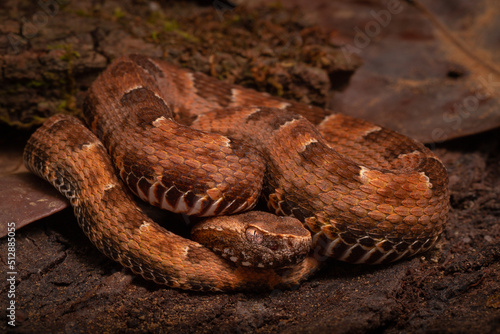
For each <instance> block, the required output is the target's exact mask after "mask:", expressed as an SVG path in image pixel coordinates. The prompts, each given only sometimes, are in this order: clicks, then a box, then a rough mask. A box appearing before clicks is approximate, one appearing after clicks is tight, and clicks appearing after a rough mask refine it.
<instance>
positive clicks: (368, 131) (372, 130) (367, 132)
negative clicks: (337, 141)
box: [362, 126, 382, 137]
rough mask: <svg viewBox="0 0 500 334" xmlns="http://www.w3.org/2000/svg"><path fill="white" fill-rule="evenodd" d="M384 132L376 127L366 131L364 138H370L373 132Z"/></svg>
mask: <svg viewBox="0 0 500 334" xmlns="http://www.w3.org/2000/svg"><path fill="white" fill-rule="evenodd" d="M380 130H382V128H381V127H380V126H374V127H372V128H370V129H368V130H366V131H365V132H364V133H363V136H362V137H366V136H368V135H369V134H370V133H373V132H378V131H380Z"/></svg>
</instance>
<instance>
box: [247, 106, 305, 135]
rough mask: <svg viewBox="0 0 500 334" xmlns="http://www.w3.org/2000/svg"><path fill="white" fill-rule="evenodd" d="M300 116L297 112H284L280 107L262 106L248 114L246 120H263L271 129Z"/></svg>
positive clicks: (275, 128)
mask: <svg viewBox="0 0 500 334" xmlns="http://www.w3.org/2000/svg"><path fill="white" fill-rule="evenodd" d="M301 118H302V116H300V115H298V114H294V113H291V112H286V111H283V110H282V109H278V108H267V107H262V108H259V109H258V110H256V111H255V112H254V113H253V114H251V115H250V116H248V118H247V122H259V121H263V122H265V123H266V124H268V125H269V126H270V127H271V129H272V130H277V129H279V128H281V126H283V125H285V124H286V123H288V122H291V121H293V120H299V119H301Z"/></svg>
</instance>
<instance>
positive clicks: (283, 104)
mask: <svg viewBox="0 0 500 334" xmlns="http://www.w3.org/2000/svg"><path fill="white" fill-rule="evenodd" d="M291 105H292V104H291V103H288V102H280V104H278V106H277V107H275V108H278V109H285V108H288V107H289V106H291Z"/></svg>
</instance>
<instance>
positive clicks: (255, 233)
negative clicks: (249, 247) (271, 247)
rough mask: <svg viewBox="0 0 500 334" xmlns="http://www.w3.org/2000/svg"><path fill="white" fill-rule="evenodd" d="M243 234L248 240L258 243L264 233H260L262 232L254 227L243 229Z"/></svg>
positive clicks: (262, 238)
mask: <svg viewBox="0 0 500 334" xmlns="http://www.w3.org/2000/svg"><path fill="white" fill-rule="evenodd" d="M245 235H246V237H247V239H248V241H250V242H252V243H254V244H260V243H262V241H263V240H264V235H263V234H262V232H261V231H259V230H258V229H256V228H255V227H249V228H247V229H246V231H245Z"/></svg>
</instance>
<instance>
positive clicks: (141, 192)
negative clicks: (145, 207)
mask: <svg viewBox="0 0 500 334" xmlns="http://www.w3.org/2000/svg"><path fill="white" fill-rule="evenodd" d="M142 179H144V180H146V181H147V179H146V178H145V177H144V176H141V178H139V180H138V181H137V183H136V184H135V189H136V190H137V195H138V196H139V198H140V199H142V200H143V201H146V202H148V200H149V190H148V194H145V193H144V192H143V191H142V189H141V188H139V183H140V181H141V180H142ZM148 183H149V189H151V182H149V181H148Z"/></svg>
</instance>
